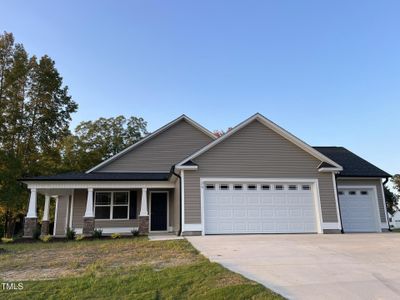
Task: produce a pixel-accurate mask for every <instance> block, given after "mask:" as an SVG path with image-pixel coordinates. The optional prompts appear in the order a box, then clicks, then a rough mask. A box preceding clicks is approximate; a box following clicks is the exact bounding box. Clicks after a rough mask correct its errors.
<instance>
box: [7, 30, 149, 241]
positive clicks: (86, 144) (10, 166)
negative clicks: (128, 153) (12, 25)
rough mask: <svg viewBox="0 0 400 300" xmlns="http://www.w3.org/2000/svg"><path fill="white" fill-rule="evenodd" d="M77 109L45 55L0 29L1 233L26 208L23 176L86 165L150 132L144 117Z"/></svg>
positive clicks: (9, 230)
mask: <svg viewBox="0 0 400 300" xmlns="http://www.w3.org/2000/svg"><path fill="white" fill-rule="evenodd" d="M77 109H78V104H77V103H76V102H75V101H73V99H72V97H71V95H70V94H69V91H68V87H67V86H65V85H63V79H62V77H61V76H60V74H59V72H58V71H57V69H56V67H55V62H54V61H53V60H52V59H51V58H50V57H49V56H47V55H44V56H42V57H40V58H38V57H36V56H35V55H33V56H30V55H29V54H28V53H27V51H26V50H25V48H24V46H23V45H22V44H19V43H15V41H14V37H13V35H12V33H7V32H4V33H3V34H1V35H0V222H1V225H0V235H1V234H2V232H1V231H5V234H6V235H7V236H11V235H12V234H13V233H14V230H15V224H16V221H18V220H21V219H22V218H23V216H24V214H25V212H26V206H27V199H28V191H27V189H26V187H25V186H24V185H23V184H22V183H20V182H19V179H21V178H23V177H25V176H37V175H50V174H55V173H60V172H69V171H85V170H87V169H88V168H90V167H91V166H93V165H96V164H98V163H100V162H101V161H102V160H103V159H106V158H108V157H110V156H112V155H114V154H116V153H117V152H119V151H121V150H122V149H124V148H125V147H127V146H128V145H130V144H133V143H135V142H136V141H138V140H139V139H141V138H142V137H143V136H144V135H146V134H147V130H146V126H147V123H146V122H145V121H144V120H143V119H142V118H137V117H129V118H125V117H124V116H118V117H116V118H100V119H98V120H96V121H87V122H82V123H80V124H79V125H78V126H77V127H76V129H75V131H74V133H71V132H70V130H69V125H70V122H71V115H72V114H73V113H74V112H76V111H77Z"/></svg>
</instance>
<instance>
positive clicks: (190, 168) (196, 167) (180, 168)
mask: <svg viewBox="0 0 400 300" xmlns="http://www.w3.org/2000/svg"><path fill="white" fill-rule="evenodd" d="M198 168H199V167H198V166H176V167H175V169H176V170H197V169H198Z"/></svg>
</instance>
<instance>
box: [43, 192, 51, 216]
mask: <svg viewBox="0 0 400 300" xmlns="http://www.w3.org/2000/svg"><path fill="white" fill-rule="evenodd" d="M49 209H50V196H48V195H46V196H45V197H44V211H43V219H42V221H48V220H49Z"/></svg>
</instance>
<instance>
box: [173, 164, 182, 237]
mask: <svg viewBox="0 0 400 300" xmlns="http://www.w3.org/2000/svg"><path fill="white" fill-rule="evenodd" d="M171 172H172V174H174V175H175V176H176V177H178V178H179V231H178V236H180V235H181V234H182V177H181V175H179V174H177V173H175V166H173V167H172V169H171Z"/></svg>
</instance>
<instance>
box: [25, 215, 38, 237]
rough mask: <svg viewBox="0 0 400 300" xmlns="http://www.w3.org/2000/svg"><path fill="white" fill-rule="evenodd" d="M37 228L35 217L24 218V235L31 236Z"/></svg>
mask: <svg viewBox="0 0 400 300" xmlns="http://www.w3.org/2000/svg"><path fill="white" fill-rule="evenodd" d="M36 228H37V218H25V222H24V237H25V238H33V234H34V233H35V231H36Z"/></svg>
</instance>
